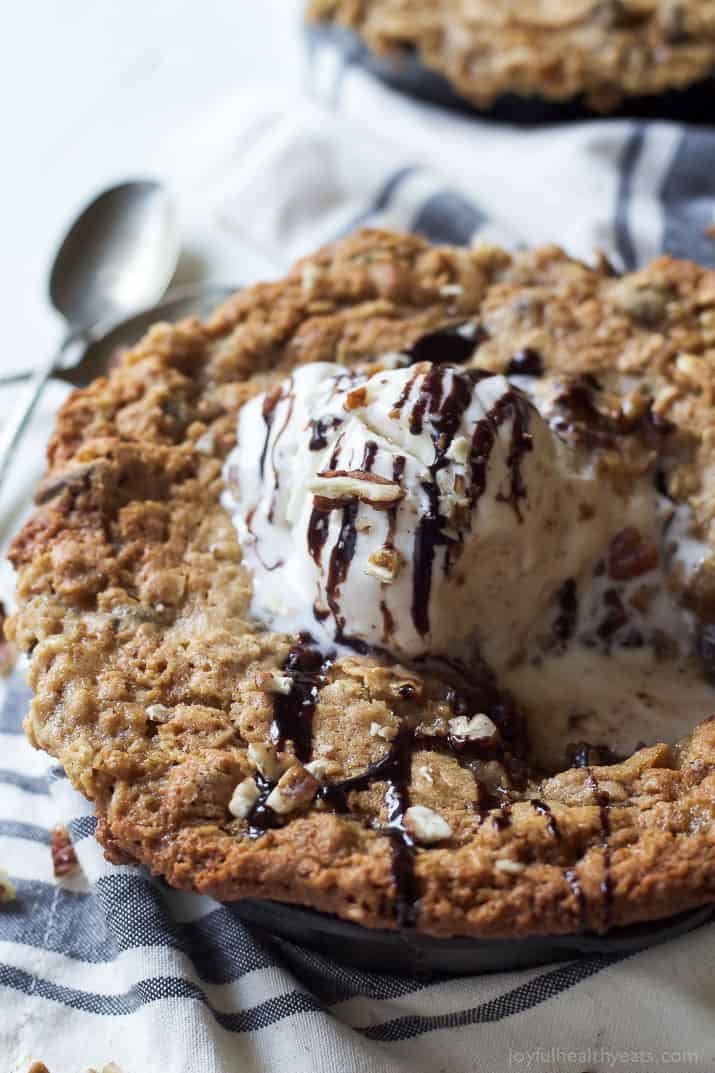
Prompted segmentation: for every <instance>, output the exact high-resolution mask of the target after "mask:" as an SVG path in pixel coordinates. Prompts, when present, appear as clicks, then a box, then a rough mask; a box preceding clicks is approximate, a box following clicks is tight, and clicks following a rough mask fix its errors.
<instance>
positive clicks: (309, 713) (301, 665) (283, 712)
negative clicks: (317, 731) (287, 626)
mask: <svg viewBox="0 0 715 1073" xmlns="http://www.w3.org/2000/svg"><path fill="white" fill-rule="evenodd" d="M330 663H331V660H329V659H328V660H326V659H324V658H323V656H322V655H321V653H320V652H319V651H318V649H317V648H311V647H310V646H308V645H305V644H297V645H293V647H292V648H291V650H290V652H289V653H288V658H287V659H286V661H285V663H284V664H283V670H284V672H285V673H286V674H287V675H288V676H289V677H290V678H291V681H292V689H291V691H290V693H287V694H283V693H276V694H275V696H274V699H273V723H272V724H271V740H272V741H273V742H274V744H275V746H276V748H277V749H284V748H285V746H286V743H287V742H289V741H292V742H293V748H294V749H295V755H296V756H297V757H298V759H299V760H300V761H301V762H302V763H306V762H307V761H308V760H310V755H311V751H312V742H313V713H314V712H315V705H316V704H317V701H318V693H319V692H320V690H321V689H322V688H323V686H324V685H325V684H326V682H327V678H326V677H325V671H326V669H327V668H328V667H329V666H330Z"/></svg>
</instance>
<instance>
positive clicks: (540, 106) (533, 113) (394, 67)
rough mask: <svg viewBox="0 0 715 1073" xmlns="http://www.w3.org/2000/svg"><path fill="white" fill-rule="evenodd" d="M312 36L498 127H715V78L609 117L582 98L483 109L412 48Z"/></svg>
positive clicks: (325, 30)
mask: <svg viewBox="0 0 715 1073" xmlns="http://www.w3.org/2000/svg"><path fill="white" fill-rule="evenodd" d="M306 33H307V36H308V40H309V42H310V43H312V44H315V45H332V46H333V47H335V48H337V49H338V50H339V52H341V53H342V55H343V56H344V57H345V59H346V60H348V62H349V63H350V64H355V65H357V66H358V67H362V68H364V69H365V70H366V71H369V72H370V74H372V75H375V76H376V77H377V78H379V79H380V81H381V82H385V83H386V84H387V85H389V86H391V87H392V88H393V89H397V90H400V91H401V92H403V93H407V94H409V95H410V96H412V97H416V98H418V99H420V100H423V101H427V102H429V103H430V104H438V105H441V106H442V107H444V108H450V109H452V110H453V111H458V112H462V113H464V114H471V115H479V116H481V117H482V118H485V119H493V120H495V121H497V122H503V123H517V124H520V125H524V126H528V125H534V124H539V123H556V122H560V121H563V120H583V119H594V118H600V119H603V118H607V117H621V118H622V117H632V118H637V119H672V120H676V121H679V122H684V123H700V124H705V125H711V124H713V123H715V76H714V77H712V78H708V79H705V80H704V81H701V82H698V83H696V84H695V85H693V86H691V87H689V88H688V89H682V90H671V91H669V92H667V93H661V94H651V95H648V96H642V97H630V98H628V99H627V100H626V101H624V102H623V103H622V104H621V105H620V106H619V107H618V108H616V109H615V110H614V111H612V112H608V113H607V114H606V116H604V113H602V112H594V111H593V110H592V109H589V108H587V107H586V105H585V104H584V102H583V100H582V99H581V98H574V99H573V100H570V101H563V102H562V101H549V100H545V99H543V98H541V97H519V96H517V95H516V94H512V93H505V94H503V95H502V96H500V97H498V98H497V100H496V101H495V103H494V104H493V106H492V107H491V108H488V109H483V110H480V109H477V107H476V106H475V105H472V104H470V103H469V101H466V100H465V99H464V98H463V97H460V96H459V95H458V93H457V92H456V91H455V90H454V88H453V87H452V85H451V83H450V82H448V81H447V79H446V78H445V77H444V76H443V75H441V74H439V73H438V72H437V71H434V70H432V69H431V68H429V67H426V66H425V65H424V64H423V63H422V62H421V61H420V60H419V58H418V57H417V55H416V53H415V52H414V51H412V50H411V49H405V50H404V51H403V52H400V53H394V54H392V55H390V56H380V55H377V54H375V53H373V52H371V51H370V50H369V49H368V47H367V45H366V44H365V42H364V41H363V40H362V38H360V37H359V35H358V34H356V33H354V32H353V31H351V30H346V29H345V28H344V27H341V26H334V25H332V24H330V23H317V24H315V23H314V24H311V25H308V26H307V27H306Z"/></svg>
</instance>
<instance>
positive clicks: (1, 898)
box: [0, 868, 17, 904]
mask: <svg viewBox="0 0 715 1073" xmlns="http://www.w3.org/2000/svg"><path fill="white" fill-rule="evenodd" d="M16 897H17V891H16V890H15V888H14V886H13V885H12V883H11V882H10V876H9V875H8V874H7V872H5V871H4V870H3V869H2V868H0V904H2V902H12V901H14V900H15V898H16Z"/></svg>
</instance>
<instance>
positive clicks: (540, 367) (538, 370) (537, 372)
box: [506, 346, 544, 376]
mask: <svg viewBox="0 0 715 1073" xmlns="http://www.w3.org/2000/svg"><path fill="white" fill-rule="evenodd" d="M506 371H507V373H508V374H509V375H510V376H543V373H544V359H543V358H542V357H541V354H540V353H539V351H538V350H534V349H533V347H530V346H527V347H524V349H523V350H519V351H517V353H516V354H515V355H514V357H513V358H512V359H511V361H510V362H509V364H508V366H507V370H506Z"/></svg>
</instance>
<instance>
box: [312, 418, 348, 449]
mask: <svg viewBox="0 0 715 1073" xmlns="http://www.w3.org/2000/svg"><path fill="white" fill-rule="evenodd" d="M341 424H342V420H341V418H339V417H315V418H313V419H312V420H311V422H310V426H309V427H310V440H309V441H308V448H309V450H311V451H322V450H323V448H325V447H327V446H328V438H327V436H326V433H327V431H328V429H336V428H340V426H341Z"/></svg>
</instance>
